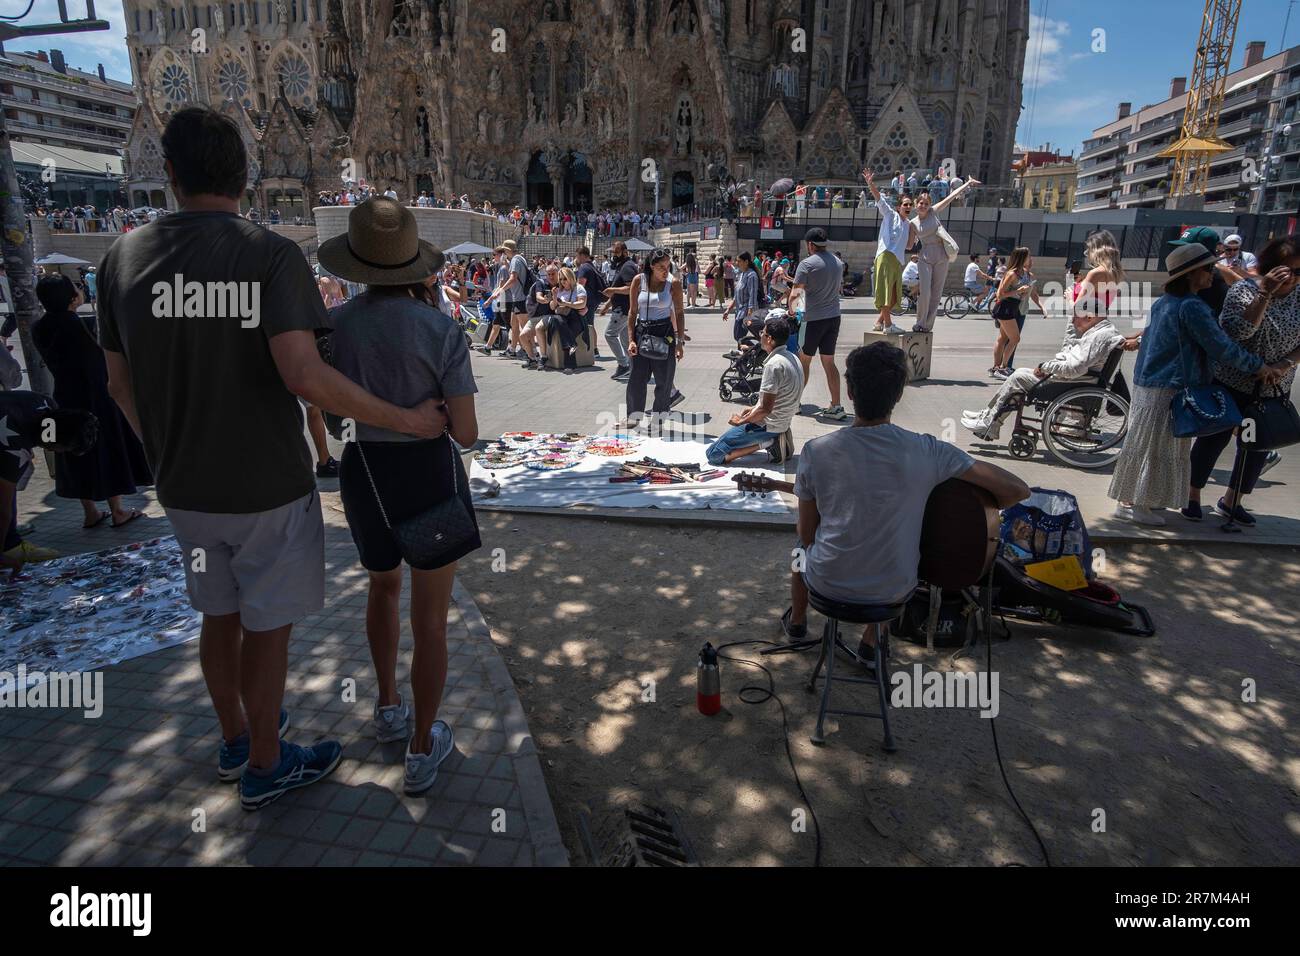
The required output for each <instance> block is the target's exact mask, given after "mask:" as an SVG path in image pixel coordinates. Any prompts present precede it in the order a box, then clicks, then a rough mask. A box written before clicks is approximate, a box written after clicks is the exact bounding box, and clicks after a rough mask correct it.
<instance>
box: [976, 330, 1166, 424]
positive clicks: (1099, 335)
mask: <svg viewBox="0 0 1300 956" xmlns="http://www.w3.org/2000/svg"><path fill="white" fill-rule="evenodd" d="M1073 329H1074V332H1075V334H1074V335H1070V334H1067V335H1066V338H1065V344H1064V345H1063V346H1062V348H1061V351H1059V352H1057V353H1056V358H1054V359H1050V360H1048V361H1046V362H1041V363H1039V364H1038V365H1037V366H1036V367H1035V368H1018V369H1016V370H1015V371H1014V372H1012V373H1011V374H1010V375H1008V376H1007V377H1006V380H1005V381H1003V383H1002V387H1001V388H1000V389H998V392H997V394H996V395H994V396H993V398H992V399H990V401H989V403H988V405H987V406H986V407H984V408H982V409H979V410H978V411H971V410H967V411H964V412H962V414H961V423H962V427H964V428H969V429H970V430H971V431H972V432H974V434H975V437H976V438H978V439H980V440H982V441H997V440H998V433H999V432H1000V431H1001V430H1002V420H1003V419H1005V418H1006V417H1007V416H1008V415H1009V414H1011V411H1012V406H1011V399H1012V398H1013V397H1015V396H1016V395H1027V394H1028V393H1029V391H1030V390H1031V389H1032V388H1033V387H1034V386H1035V385H1037V384H1038V383H1039V382H1041V381H1043V380H1044V379H1048V378H1052V379H1055V380H1057V381H1060V382H1069V381H1074V380H1076V379H1081V378H1084V377H1086V376H1088V375H1095V374H1096V373H1098V372H1100V371H1101V369H1102V367H1103V366H1104V365H1105V364H1106V360H1107V359H1108V358H1110V353H1111V352H1113V351H1114V350H1115V349H1116V348H1117V347H1120V346H1122V347H1123V349H1124V351H1126V352H1136V351H1137V348H1138V344H1139V342H1140V340H1141V336H1140V335H1134V336H1132V337H1130V338H1125V337H1124V335H1123V334H1121V333H1120V331H1119V330H1118V329H1116V328H1115V326H1114V325H1112V324H1111V321H1110V319H1108V318H1106V317H1105V316H1104V315H1089V314H1087V313H1086V312H1077V313H1075V316H1074V319H1073Z"/></svg>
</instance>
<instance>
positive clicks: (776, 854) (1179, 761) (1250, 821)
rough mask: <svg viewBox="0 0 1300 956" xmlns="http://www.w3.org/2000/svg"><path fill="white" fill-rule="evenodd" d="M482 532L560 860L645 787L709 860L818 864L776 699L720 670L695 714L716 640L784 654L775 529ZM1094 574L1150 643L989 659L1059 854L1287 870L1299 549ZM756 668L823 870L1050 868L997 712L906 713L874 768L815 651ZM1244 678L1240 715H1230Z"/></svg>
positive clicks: (492, 613) (597, 523) (1173, 558)
mask: <svg viewBox="0 0 1300 956" xmlns="http://www.w3.org/2000/svg"><path fill="white" fill-rule="evenodd" d="M480 522H481V524H482V528H483V542H484V547H483V549H482V550H481V551H479V552H477V553H476V554H475V555H473V556H472V557H471V558H470V559H467V560H466V561H464V562H462V566H461V567H462V570H461V574H462V579H463V581H464V582H465V584H466V586H467V587H468V588H469V589H470V590H471V592H472V593H473V595H474V598H475V600H476V601H477V602H478V604H479V607H480V608H481V609H482V611H483V614H484V616H485V617H486V619H487V621H488V623H489V625H490V626H491V628H492V632H493V638H494V640H495V641H496V643H497V646H498V648H499V649H500V651H501V653H502V654H503V655H504V656H505V659H506V662H507V665H508V666H509V669H510V672H511V674H512V676H513V678H514V680H515V683H516V686H517V687H518V689H519V694H520V697H521V698H522V700H523V703H524V708H525V710H526V711H527V714H528V720H529V724H530V727H531V729H532V732H533V734H534V736H535V738H536V742H537V745H538V748H539V749H540V751H541V754H542V765H543V768H544V771H545V773H546V775H547V783H548V786H549V788H550V792H551V797H552V800H553V801H554V804H555V809H556V814H557V816H558V818H559V820H560V826H561V829H562V831H563V833H564V838H565V841H566V844H567V845H568V847H569V850H570V852H571V853H572V854H573V857H574V861H575V863H581V862H583V856H582V853H581V843H580V841H579V839H578V830H577V828H576V825H575V812H576V811H577V810H578V809H579V808H580V807H581V806H582V805H584V804H587V803H589V802H590V803H595V804H597V805H602V804H605V803H608V802H617V801H621V800H627V799H634V798H640V799H647V800H650V801H652V802H658V803H660V804H667V805H669V806H671V807H672V808H674V809H675V810H676V811H677V812H679V813H680V814H681V818H682V820H683V823H684V826H685V829H686V832H687V834H688V836H689V837H690V839H691V840H692V842H693V844H694V847H695V850H696V852H697V854H698V856H699V859H700V862H702V863H704V864H707V865H807V864H811V863H812V862H813V860H814V854H815V835H814V833H815V828H814V826H813V824H812V821H811V819H808V822H807V826H806V830H805V831H804V832H799V830H800V828H799V827H798V826H797V824H796V820H797V817H799V816H801V815H802V814H799V813H797V811H799V810H800V809H801V808H803V807H804V806H805V804H804V801H803V800H802V799H801V797H800V795H799V792H798V789H797V788H796V786H795V782H794V778H793V776H792V773H791V768H790V765H789V763H788V761H787V757H786V751H785V742H784V735H783V731H782V715H781V709H780V707H779V706H778V704H777V703H776V702H775V701H769V702H767V703H764V704H758V705H749V704H746V703H743V702H741V701H739V700H738V698H737V693H738V690H739V688H740V687H741V686H743V685H745V684H758V685H762V684H764V683H765V679H764V677H763V675H762V674H761V673H760V672H759V671H757V670H755V669H754V668H751V667H745V666H743V665H741V664H738V663H732V662H726V663H724V664H723V667H722V685H723V703H724V710H723V712H722V713H721V714H719V715H717V716H715V717H712V718H708V717H703V716H701V715H700V714H699V713H698V712H697V710H696V708H695V660H696V656H697V654H698V653H699V650H700V648H701V646H702V645H703V644H704V642H705V641H711V642H713V644H714V645H715V646H716V645H718V644H721V643H725V642H729V641H738V640H749V639H762V640H774V641H775V640H780V639H781V635H780V627H779V624H778V618H779V615H780V612H781V611H782V609H783V608H784V607H785V606H786V604H787V603H788V598H787V585H786V577H785V572H786V570H787V569H788V566H789V565H788V561H789V557H788V551H789V543H788V541H787V540H786V539H787V535H784V534H781V533H777V532H772V531H764V530H753V531H747V530H746V531H742V530H727V529H716V530H700V529H686V528H680V527H673V526H668V525H663V526H660V525H644V524H629V523H623V522H611V521H606V520H598V519H587V518H578V517H573V516H549V515H547V516H535V515H500V514H488V513H481V514H480ZM496 549H500V550H499V551H497V550H496ZM494 557H495V559H496V565H497V567H498V568H502V570H496V571H494V570H493V561H494ZM1106 561H1107V574H1106V579H1107V580H1108V581H1109V582H1110V583H1112V584H1113V585H1114V586H1116V587H1117V588H1119V589H1120V590H1121V591H1122V593H1123V594H1124V596H1125V597H1126V598H1127V599H1129V600H1131V601H1135V602H1138V603H1141V604H1144V605H1146V606H1147V607H1148V609H1149V610H1150V611H1151V613H1152V615H1153V617H1154V618H1155V620H1156V623H1157V626H1158V628H1159V630H1158V633H1157V634H1156V636H1154V637H1151V638H1141V637H1135V636H1128V635H1123V634H1115V633H1110V632H1099V631H1091V630H1084V629H1078V628H1067V627H1060V626H1051V625H1046V624H1027V623H1020V622H1015V621H1013V622H1011V623H1010V626H1011V630H1012V635H1011V638H1010V639H1009V640H995V642H994V646H993V669H994V670H995V671H996V672H997V673H998V674H999V678H1000V691H1001V697H1000V703H1001V713H1000V715H999V716H998V717H997V720H996V724H997V733H998V739H999V742H1000V745H1001V750H1002V755H1003V759H1004V762H1005V766H1006V770H1007V773H1008V775H1009V777H1010V779H1011V783H1012V786H1013V787H1014V788H1015V792H1016V795H1017V796H1018V797H1019V799H1020V802H1021V804H1022V805H1023V806H1024V808H1025V810H1026V811H1027V812H1028V814H1029V816H1030V817H1031V818H1032V819H1033V821H1034V823H1035V824H1036V825H1037V827H1038V830H1039V832H1040V834H1041V835H1042V838H1043V840H1044V841H1045V842H1046V845H1047V847H1048V851H1049V853H1050V854H1051V859H1052V862H1053V863H1054V864H1067V865H1070V864H1073V865H1079V864H1091V865H1098V864H1119V865H1177V864H1247V865H1251V864H1295V863H1297V862H1300V850H1298V849H1297V847H1300V839H1298V838H1300V796H1298V791H1300V757H1298V756H1297V754H1300V739H1297V733H1296V728H1295V714H1296V703H1297V698H1298V697H1300V691H1298V689H1297V688H1300V681H1298V680H1297V677H1298V676H1300V669H1298V668H1297V664H1300V638H1298V637H1297V632H1296V625H1295V622H1296V617H1297V611H1300V587H1298V585H1300V551H1297V550H1286V551H1283V550H1278V549H1269V550H1264V549H1260V550H1252V549H1250V548H1249V547H1243V546H1218V547H1213V548H1211V547H1206V548H1191V547H1185V546H1183V547H1171V546H1150V547H1148V546H1143V547H1127V548H1124V549H1114V550H1112V551H1110V552H1109V553H1107V555H1106ZM813 623H814V626H815V627H816V628H818V629H819V628H820V619H819V618H816V617H814V618H813ZM895 648H896V653H895V660H894V666H895V668H898V667H908V668H910V666H911V665H912V663H913V662H918V661H919V662H922V663H924V664H925V665H926V667H927V668H929V667H937V668H940V669H947V668H949V667H953V666H956V667H957V668H959V669H963V670H968V669H971V668H972V667H974V666H975V665H974V664H973V663H972V662H971V661H970V660H968V659H963V660H959V661H957V662H956V663H955V664H953V663H952V662H950V660H949V658H950V656H951V654H952V651H951V650H944V649H939V650H937V651H936V652H935V653H934V655H933V656H932V657H931V656H929V655H927V652H926V651H925V648H924V647H923V646H915V645H912V644H910V643H907V642H902V641H900V642H898V643H896V644H895ZM728 653H731V654H735V655H738V656H744V657H747V658H750V659H754V658H755V657H756V654H757V649H756V648H752V647H751V648H734V649H732V650H731V651H729V652H728ZM763 660H764V663H766V664H767V665H768V666H769V667H770V668H771V670H772V672H773V674H774V676H775V679H776V687H777V693H778V694H779V695H780V697H781V700H782V701H783V702H784V706H785V708H786V711H787V713H788V719H789V728H790V735H789V739H790V748H791V751H792V753H793V754H794V759H795V763H796V766H797V767H798V771H799V774H800V775H801V777H802V779H803V783H804V787H805V789H806V792H807V794H808V797H809V799H810V801H811V805H812V806H811V809H812V810H813V811H814V812H815V814H816V817H817V820H818V822H819V823H820V827H821V834H822V841H823V850H822V862H823V863H824V864H831V865H862V864H904V865H907V864H993V865H1008V864H1024V865H1037V864H1040V863H1041V862H1042V855H1041V853H1040V851H1039V849H1038V846H1037V844H1036V842H1035V840H1034V838H1033V835H1032V834H1031V833H1030V831H1029V829H1028V828H1027V827H1026V825H1025V823H1024V822H1023V821H1022V820H1021V819H1020V817H1019V816H1018V814H1017V813H1016V811H1015V808H1014V806H1013V804H1012V803H1011V800H1010V799H1009V797H1008V795H1007V793H1006V790H1005V789H1004V787H1003V784H1002V781H1001V779H1000V776H999V773H998V767H997V764H996V762H995V759H994V750H993V739H992V736H991V732H990V726H989V724H990V721H989V720H987V719H982V718H980V717H979V716H978V714H977V713H976V712H975V711H973V710H954V709H948V710H943V709H938V710H936V709H926V710H921V709H914V710H901V711H899V710H896V711H894V718H895V719H894V732H895V735H896V737H897V740H898V750H897V752H895V753H893V754H886V753H885V752H884V751H883V750H882V748H881V746H880V724H879V722H878V721H864V720H859V719H853V718H843V719H837V718H828V720H827V726H828V735H827V742H826V745H825V746H823V747H815V746H813V745H812V744H811V743H810V742H809V739H808V735H809V733H810V732H811V730H812V726H813V723H814V721H815V716H816V711H815V706H814V700H815V698H814V697H813V696H812V695H810V694H807V693H806V692H805V690H804V682H805V680H806V676H807V673H808V671H809V669H810V668H811V667H812V664H813V661H814V658H813V657H812V656H811V655H810V654H790V655H779V656H775V657H769V658H764V659H763ZM983 667H984V652H983V650H981V652H980V655H979V669H983ZM1247 679H1249V680H1251V681H1253V682H1254V685H1255V688H1256V694H1257V700H1256V701H1255V702H1253V703H1246V702H1243V700H1242V694H1243V681H1245V680H1247ZM648 680H653V681H654V684H653V690H654V693H653V697H654V700H653V702H650V701H646V700H643V698H644V697H647V696H650V695H649V694H648V693H647V691H646V688H647V686H648V685H647V681H648ZM842 688H847V689H846V690H845V689H842ZM864 690H869V689H864V688H859V687H856V686H854V685H847V684H844V685H837V702H839V701H841V700H845V699H848V698H856V699H855V700H853V703H852V704H851V705H850V706H859V707H860V706H862V705H864V704H865V705H866V707H867V709H869V708H870V705H871V701H870V699H869V698H867V697H865V696H863V694H864ZM840 694H846V695H847V698H841V697H840V696H839V695H840ZM840 705H841V706H843V704H840ZM1098 811H1104V821H1103V818H1102V816H1101V814H1099V813H1098ZM1099 822H1104V831H1102V830H1099V828H1098V824H1099Z"/></svg>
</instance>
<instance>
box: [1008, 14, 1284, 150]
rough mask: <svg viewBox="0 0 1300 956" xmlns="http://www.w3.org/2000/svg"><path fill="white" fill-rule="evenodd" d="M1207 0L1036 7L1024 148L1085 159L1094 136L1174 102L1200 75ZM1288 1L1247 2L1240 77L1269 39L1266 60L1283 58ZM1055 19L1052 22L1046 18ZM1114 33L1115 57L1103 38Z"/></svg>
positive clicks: (1238, 51)
mask: <svg viewBox="0 0 1300 956" xmlns="http://www.w3.org/2000/svg"><path fill="white" fill-rule="evenodd" d="M1202 7H1203V4H1202V0H1030V6H1029V9H1030V28H1029V47H1028V49H1027V50H1026V55H1025V96H1024V109H1023V110H1022V111H1021V114H1020V126H1019V128H1018V129H1017V130H1016V142H1018V143H1020V144H1021V145H1023V146H1029V147H1032V148H1037V147H1038V146H1040V145H1042V144H1043V143H1051V144H1052V147H1053V148H1054V149H1055V148H1056V147H1058V146H1059V147H1060V149H1061V151H1062V152H1067V153H1068V152H1073V153H1074V154H1075V155H1076V156H1077V155H1078V153H1079V145H1080V144H1081V143H1082V142H1083V140H1084V139H1085V138H1086V137H1087V136H1089V135H1090V134H1091V133H1092V131H1093V130H1094V129H1096V128H1097V127H1098V126H1102V125H1104V124H1106V123H1108V122H1110V121H1111V120H1113V119H1115V118H1116V116H1117V115H1118V107H1119V104H1120V103H1121V102H1124V101H1128V102H1131V103H1132V104H1133V109H1134V111H1135V112H1136V111H1137V110H1138V108H1140V107H1142V106H1146V105H1149V104H1151V103H1159V102H1160V101H1161V100H1164V99H1167V98H1168V97H1169V81H1170V80H1171V79H1172V78H1173V77H1175V76H1186V77H1189V78H1190V77H1191V75H1192V64H1193V62H1194V60H1195V55H1196V53H1195V49H1196V41H1197V39H1198V37H1199V36H1200V30H1201V12H1202ZM1287 8H1288V0H1245V2H1244V3H1243V4H1242V10H1241V17H1240V19H1239V20H1238V21H1237V37H1236V44H1235V46H1234V47H1233V51H1232V69H1234V70H1236V69H1239V68H1240V67H1241V64H1242V58H1243V57H1244V55H1245V52H1246V44H1247V43H1248V42H1250V41H1251V40H1263V41H1265V42H1266V43H1267V46H1266V47H1265V48H1264V55H1265V56H1272V55H1273V54H1275V53H1277V52H1279V50H1281V41H1282V27H1283V23H1284V21H1285V20H1286V15H1287ZM1044 11H1045V14H1046V15H1045V17H1044V15H1043V14H1044ZM1095 30H1104V31H1105V33H1104V36H1103V37H1099V39H1101V38H1104V41H1105V52H1101V53H1094V52H1093V51H1092V47H1093V32H1094V31H1095ZM1286 42H1287V45H1288V46H1296V45H1297V44H1300V3H1296V4H1295V5H1294V6H1293V7H1291V22H1290V25H1289V27H1288V29H1287V35H1286Z"/></svg>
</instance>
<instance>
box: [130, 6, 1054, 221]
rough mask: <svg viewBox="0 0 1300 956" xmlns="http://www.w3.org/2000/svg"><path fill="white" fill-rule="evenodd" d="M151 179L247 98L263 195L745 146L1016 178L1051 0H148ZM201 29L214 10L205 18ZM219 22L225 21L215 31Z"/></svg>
mask: <svg viewBox="0 0 1300 956" xmlns="http://www.w3.org/2000/svg"><path fill="white" fill-rule="evenodd" d="M124 7H125V11H126V21H127V32H128V35H127V44H128V46H129V48H130V50H131V62H132V67H133V70H134V79H135V85H136V89H137V91H138V93H139V96H140V100H141V104H142V108H141V109H140V111H139V114H138V117H137V121H136V127H135V129H134V130H133V132H132V136H131V139H130V141H129V143H128V147H127V166H128V176H129V179H130V182H131V189H132V196H133V199H134V198H135V196H136V195H137V194H144V195H148V194H149V193H150V192H151V191H156V190H158V189H159V188H161V187H162V186H164V185H165V184H164V183H163V182H162V179H163V174H162V169H161V160H160V158H159V155H158V135H159V132H160V130H161V128H162V126H163V125H164V124H165V123H166V120H167V117H168V116H169V115H170V114H171V113H172V112H173V111H175V110H176V109H178V108H179V107H180V106H182V105H184V104H187V103H191V102H199V103H206V104H209V105H211V106H213V107H214V108H216V109H220V110H222V111H224V112H226V113H228V114H229V115H230V116H231V117H232V118H233V119H234V120H235V121H236V122H237V123H238V124H239V125H240V127H241V129H243V130H244V131H245V137H246V143H247V144H248V147H249V152H250V156H251V157H253V159H254V167H253V170H252V173H253V176H252V180H251V181H250V189H251V190H252V193H251V195H250V200H251V201H252V202H254V203H255V204H257V205H264V204H265V205H267V206H279V207H281V208H282V212H283V213H284V214H286V215H288V214H295V213H296V214H302V213H303V212H304V211H305V209H306V208H307V207H309V206H310V205H311V204H312V196H313V195H314V193H315V192H316V191H319V190H324V189H336V188H338V187H339V185H340V184H341V178H342V177H343V176H344V175H345V174H346V173H348V172H352V171H355V175H356V176H358V177H360V178H364V179H365V180H366V181H368V182H371V183H374V184H378V185H380V186H381V188H386V187H387V186H388V185H390V184H391V185H393V186H394V187H395V188H396V189H397V190H398V192H399V193H400V194H402V195H403V196H404V197H410V196H412V195H415V194H417V193H418V192H419V190H421V189H425V190H429V191H431V192H434V193H437V194H439V195H448V194H454V195H459V194H460V193H462V192H467V193H469V194H470V195H471V196H472V197H474V199H475V200H476V201H477V200H480V199H485V198H486V199H491V200H492V201H493V202H495V203H497V204H498V205H513V204H515V203H526V204H528V205H530V206H531V205H536V204H538V203H542V204H544V205H550V204H556V205H565V206H571V207H573V206H587V207H592V206H596V207H600V206H623V205H627V204H641V203H643V202H646V201H647V197H648V196H649V194H650V191H651V190H652V189H653V176H651V175H650V174H649V173H650V171H657V172H658V174H659V182H660V194H661V197H662V198H663V201H664V202H665V203H682V202H689V201H691V200H692V199H698V198H704V197H705V196H706V195H707V194H708V183H709V178H710V174H711V172H713V171H714V170H716V169H717V168H719V167H724V168H726V169H727V170H728V171H730V172H731V173H732V174H734V175H736V176H737V178H740V179H742V180H743V179H757V180H758V181H759V182H761V183H763V184H767V183H769V182H771V180H773V179H776V178H779V177H781V176H793V177H796V178H804V179H807V180H809V181H826V182H837V181H838V182H845V183H851V182H853V181H855V180H856V178H857V171H858V169H860V168H861V167H862V166H863V165H870V166H872V167H873V168H874V169H876V170H878V171H879V172H882V173H885V172H892V171H893V170H895V169H904V170H908V171H911V170H913V169H918V170H925V169H929V170H933V169H935V168H937V167H938V166H939V165H940V164H941V163H942V162H943V161H944V160H945V159H952V161H953V162H954V164H955V165H956V168H957V170H958V171H959V172H960V173H962V174H963V175H974V176H977V177H978V178H979V179H981V180H983V181H985V182H988V183H995V184H996V183H1005V182H1007V181H1008V180H1009V177H1010V168H1009V167H1010V157H1011V151H1012V143H1013V137H1014V134H1015V127H1016V123H1017V120H1018V119H1019V115H1020V96H1021V74H1022V71H1023V66H1024V56H1025V45H1026V40H1027V34H1028V0H534V2H530V3H527V4H524V3H519V2H518V0H238V2H234V3H229V2H228V3H224V4H194V3H190V4H184V3H173V2H169V0H155V2H153V3H146V2H142V0H124ZM196 31H197V32H196ZM200 41H201V42H200Z"/></svg>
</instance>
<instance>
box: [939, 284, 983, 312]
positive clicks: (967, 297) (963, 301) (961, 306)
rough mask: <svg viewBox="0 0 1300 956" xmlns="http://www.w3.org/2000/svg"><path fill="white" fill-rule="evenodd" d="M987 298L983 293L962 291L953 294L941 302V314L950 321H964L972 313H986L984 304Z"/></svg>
mask: <svg viewBox="0 0 1300 956" xmlns="http://www.w3.org/2000/svg"><path fill="white" fill-rule="evenodd" d="M987 298H988V296H987V295H986V294H985V293H984V292H978V293H976V292H971V291H969V290H968V289H963V290H962V291H960V292H954V293H952V294H951V295H949V296H947V297H946V298H945V299H944V300H943V314H944V315H946V316H948V317H949V318H951V319H964V318H966V316H968V315H970V314H971V313H972V312H988V307H987V306H986V305H985V304H984V303H985V301H986V300H987Z"/></svg>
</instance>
